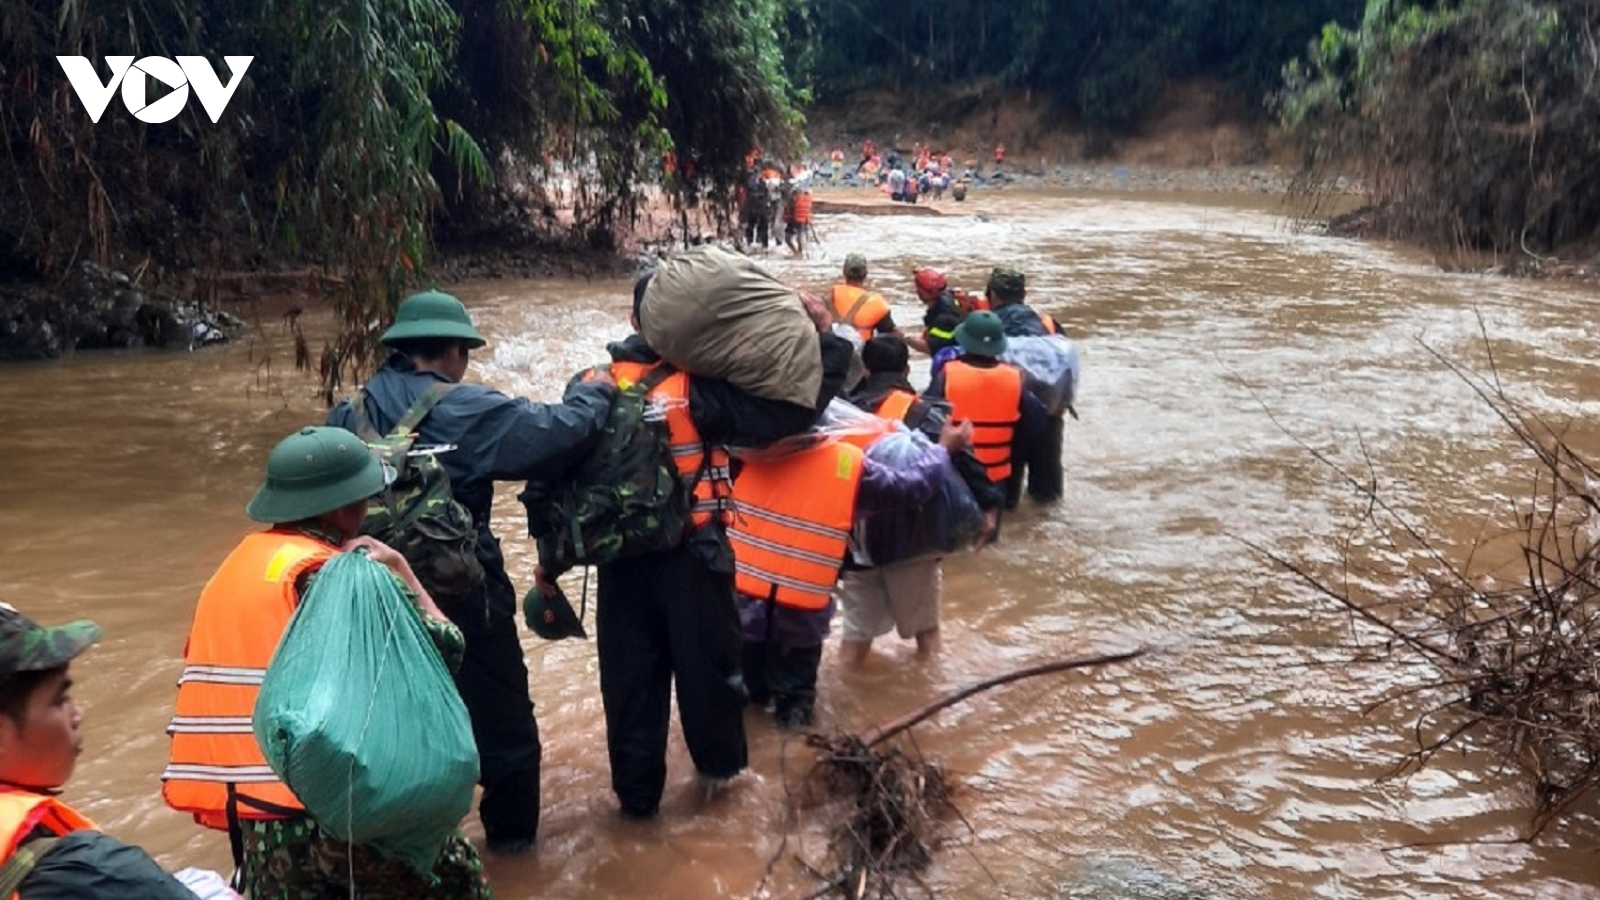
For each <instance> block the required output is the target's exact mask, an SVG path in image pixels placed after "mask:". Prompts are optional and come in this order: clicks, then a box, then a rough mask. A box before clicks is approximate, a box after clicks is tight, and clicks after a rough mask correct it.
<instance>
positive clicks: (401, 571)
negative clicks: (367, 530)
mask: <svg viewBox="0 0 1600 900" xmlns="http://www.w3.org/2000/svg"><path fill="white" fill-rule="evenodd" d="M339 549H340V550H343V551H344V552H346V553H350V552H352V551H355V550H365V551H367V558H368V559H371V560H372V561H373V562H376V563H382V564H383V565H385V566H387V567H388V568H389V571H391V572H393V573H394V574H395V577H396V578H398V579H400V582H401V583H402V584H404V585H405V586H406V587H408V588H410V589H411V593H413V594H416V595H417V608H418V609H420V610H422V613H423V615H426V616H428V617H429V618H432V619H437V620H438V621H440V622H448V621H450V619H449V618H448V617H447V616H445V614H444V611H443V610H441V609H439V606H438V604H436V603H434V602H433V595H432V594H430V593H428V589H427V588H425V587H423V586H422V581H421V580H420V579H418V578H417V573H416V572H413V571H411V563H409V562H407V561H406V558H405V556H403V555H402V554H401V553H400V551H399V550H396V549H394V548H393V547H391V546H389V545H388V544H385V543H384V542H383V541H380V540H378V539H377V538H375V537H371V536H369V535H365V534H363V535H358V536H356V537H353V538H351V539H350V540H348V541H345V542H344V546H342V547H340V548H339Z"/></svg>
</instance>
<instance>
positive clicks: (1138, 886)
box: [1054, 857, 1222, 900]
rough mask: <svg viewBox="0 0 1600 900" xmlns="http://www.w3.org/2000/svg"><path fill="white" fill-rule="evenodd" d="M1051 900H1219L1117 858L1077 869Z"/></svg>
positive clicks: (1176, 879)
mask: <svg viewBox="0 0 1600 900" xmlns="http://www.w3.org/2000/svg"><path fill="white" fill-rule="evenodd" d="M1054 900H1222V898H1220V897H1218V896H1217V895H1215V894H1211V893H1209V892H1207V891H1202V890H1200V889H1199V888H1197V887H1195V886H1193V885H1191V884H1187V883H1185V882H1184V881H1183V879H1181V878H1179V877H1178V876H1176V875H1173V874H1171V873H1170V872H1163V871H1161V870H1160V869H1157V868H1155V867H1154V866H1151V865H1149V864H1147V863H1143V862H1140V861H1138V860H1134V859H1122V858H1117V857H1112V858H1107V859H1096V860H1090V861H1088V862H1085V863H1083V864H1082V865H1080V866H1079V867H1078V868H1077V869H1076V870H1075V871H1073V872H1072V874H1071V875H1069V876H1068V878H1067V880H1066V881H1065V882H1063V883H1062V885H1061V886H1060V887H1059V888H1058V889H1057V891H1056V894H1055V897H1054Z"/></svg>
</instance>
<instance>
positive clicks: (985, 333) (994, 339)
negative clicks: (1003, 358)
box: [956, 309, 1006, 356]
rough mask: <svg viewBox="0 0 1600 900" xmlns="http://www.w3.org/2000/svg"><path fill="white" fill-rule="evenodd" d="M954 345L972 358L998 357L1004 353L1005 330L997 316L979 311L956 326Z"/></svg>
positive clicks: (982, 310)
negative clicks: (959, 346)
mask: <svg viewBox="0 0 1600 900" xmlns="http://www.w3.org/2000/svg"><path fill="white" fill-rule="evenodd" d="M956 343H957V344H960V345H961V349H962V350H965V351H966V352H968V353H970V354H972V355H973V356H999V355H1000V354H1002V353H1004V352H1006V332H1005V328H1004V327H1003V326H1002V325H1001V324H1000V317H999V316H997V315H995V314H994V313H992V312H989V311H988V310H986V309H981V310H978V311H977V312H975V313H969V314H968V315H967V317H966V318H965V319H962V320H961V324H960V325H958V326H956Z"/></svg>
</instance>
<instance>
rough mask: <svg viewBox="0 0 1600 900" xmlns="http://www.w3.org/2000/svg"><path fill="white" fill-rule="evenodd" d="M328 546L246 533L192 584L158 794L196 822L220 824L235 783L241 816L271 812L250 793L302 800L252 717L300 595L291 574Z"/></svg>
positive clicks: (327, 554) (283, 801) (318, 561)
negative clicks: (194, 601) (205, 577)
mask: <svg viewBox="0 0 1600 900" xmlns="http://www.w3.org/2000/svg"><path fill="white" fill-rule="evenodd" d="M336 552H337V548H335V547H332V546H330V545H328V544H324V543H323V542H321V541H319V540H316V539H315V538H311V537H308V536H305V535H301V534H295V533H291V532H283V531H264V532H260V533H257V534H252V535H250V536H249V537H246V538H245V539H244V540H243V541H241V542H240V543H239V546H238V547H236V548H235V549H234V551H233V552H232V553H231V554H229V555H228V558H227V559H226V560H225V561H224V562H223V563H222V566H221V568H219V569H218V570H217V573H216V574H215V575H213V576H211V581H210V582H208V583H207V584H206V587H205V590H203V591H201V592H200V602H199V604H198V605H197V606H196V608H195V614H194V624H193V625H192V626H191V627H190V629H189V642H188V645H187V646H186V647H185V649H184V663H185V665H184V668H183V674H182V675H181V676H180V677H179V678H178V704H177V711H176V713H175V714H174V715H173V717H172V720H171V722H169V723H168V725H167V733H168V734H170V735H172V752H171V757H170V762H169V764H168V766H167V768H166V770H165V771H163V772H162V773H161V780H162V785H161V795H162V797H163V798H165V799H166V801H167V805H168V806H170V807H172V808H173V809H176V810H180V811H182V812H188V813H192V814H193V815H194V817H195V820H196V821H198V822H199V823H200V824H202V825H205V826H208V827H210V828H218V829H226V828H227V827H228V816H227V810H228V785H229V784H233V785H236V786H238V787H237V788H236V793H237V796H238V798H239V805H238V815H239V817H240V818H244V819H259V818H273V816H272V815H271V814H269V813H266V812H264V811H262V810H259V809H256V808H253V807H252V806H251V805H250V801H252V800H257V801H261V802H263V803H266V804H271V805H272V806H275V807H281V808H284V809H300V808H301V806H300V801H299V800H297V799H295V796H294V794H293V793H292V792H291V791H290V790H289V789H288V788H287V787H285V786H284V785H283V783H282V782H280V781H279V780H278V776H277V775H275V774H273V772H272V769H271V767H269V766H268V765H267V760H266V757H264V756H263V755H262V754H261V750H260V748H259V747H257V746H256V736H255V731H254V728H253V723H252V719H251V717H252V715H253V714H254V712H255V705H256V696H257V694H259V693H260V690H261V679H262V678H263V677H264V676H265V675H266V671H267V663H269V662H270V661H271V660H272V653H273V651H274V650H275V649H277V646H278V638H279V637H281V636H282V635H283V631H284V629H285V628H287V627H288V625H289V617H290V616H292V615H293V614H294V608H295V605H296V604H298V603H299V596H298V595H297V594H296V592H295V581H296V580H297V579H298V578H299V577H300V576H301V575H302V574H303V573H305V572H307V571H309V570H312V569H315V568H319V567H321V566H322V564H323V563H325V562H327V561H328V560H329V559H330V558H332V557H333V555H334V554H335V553H336ZM246 785H248V787H245V786H246Z"/></svg>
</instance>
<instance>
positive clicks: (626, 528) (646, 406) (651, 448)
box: [517, 364, 691, 572]
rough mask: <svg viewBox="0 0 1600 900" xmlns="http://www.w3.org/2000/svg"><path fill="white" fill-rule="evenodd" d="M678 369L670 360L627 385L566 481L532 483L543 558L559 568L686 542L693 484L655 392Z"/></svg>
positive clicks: (532, 517) (533, 524) (529, 501)
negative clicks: (682, 471)
mask: <svg viewBox="0 0 1600 900" xmlns="http://www.w3.org/2000/svg"><path fill="white" fill-rule="evenodd" d="M673 372H674V370H673V368H672V367H671V366H668V365H665V364H663V365H660V366H657V367H656V368H655V369H652V370H651V371H650V372H649V374H647V375H645V377H644V378H642V379H640V380H639V381H638V382H636V383H634V384H631V385H627V386H625V387H623V388H622V390H620V391H619V392H618V394H617V399H616V401H615V402H613V403H612V405H611V414H610V416H609V417H608V418H607V419H606V426H605V431H604V433H603V434H602V435H601V437H600V443H599V445H598V446H597V447H595V449H594V451H593V452H591V453H590V454H589V455H588V456H586V457H584V459H583V460H582V461H581V462H579V463H578V464H577V465H575V466H574V467H573V468H572V470H571V471H570V472H568V473H567V477H566V478H564V479H563V480H561V481H560V482H558V483H554V484H552V483H545V482H532V481H530V482H528V487H527V490H525V491H523V492H522V494H521V496H519V497H518V498H517V499H519V500H521V501H522V505H523V506H524V507H526V509H527V511H528V533H529V534H530V535H532V536H533V537H535V538H537V539H538V541H539V549H540V558H541V559H542V560H543V561H544V562H545V563H546V564H547V565H553V566H554V568H555V570H556V571H558V572H561V571H566V570H567V569H570V568H572V567H573V566H580V565H599V564H602V563H608V562H611V561H613V560H618V559H626V558H627V557H630V556H638V555H640V554H643V553H651V552H654V551H657V550H667V549H670V548H672V547H676V546H678V545H680V544H682V543H683V539H684V537H685V535H687V534H688V532H689V528H690V525H691V519H690V496H689V493H690V489H689V486H688V485H686V484H684V481H683V479H682V478H680V477H679V475H678V467H677V465H676V464H675V463H673V461H672V443H671V439H670V436H669V432H668V430H667V420H666V411H665V409H664V408H662V407H661V405H660V404H657V403H652V402H651V400H650V399H649V397H648V396H647V395H648V394H649V393H650V391H651V390H652V389H654V388H655V387H656V386H657V385H659V384H660V383H661V382H662V381H663V380H665V379H666V378H667V377H669V376H670V375H672V374H673Z"/></svg>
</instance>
